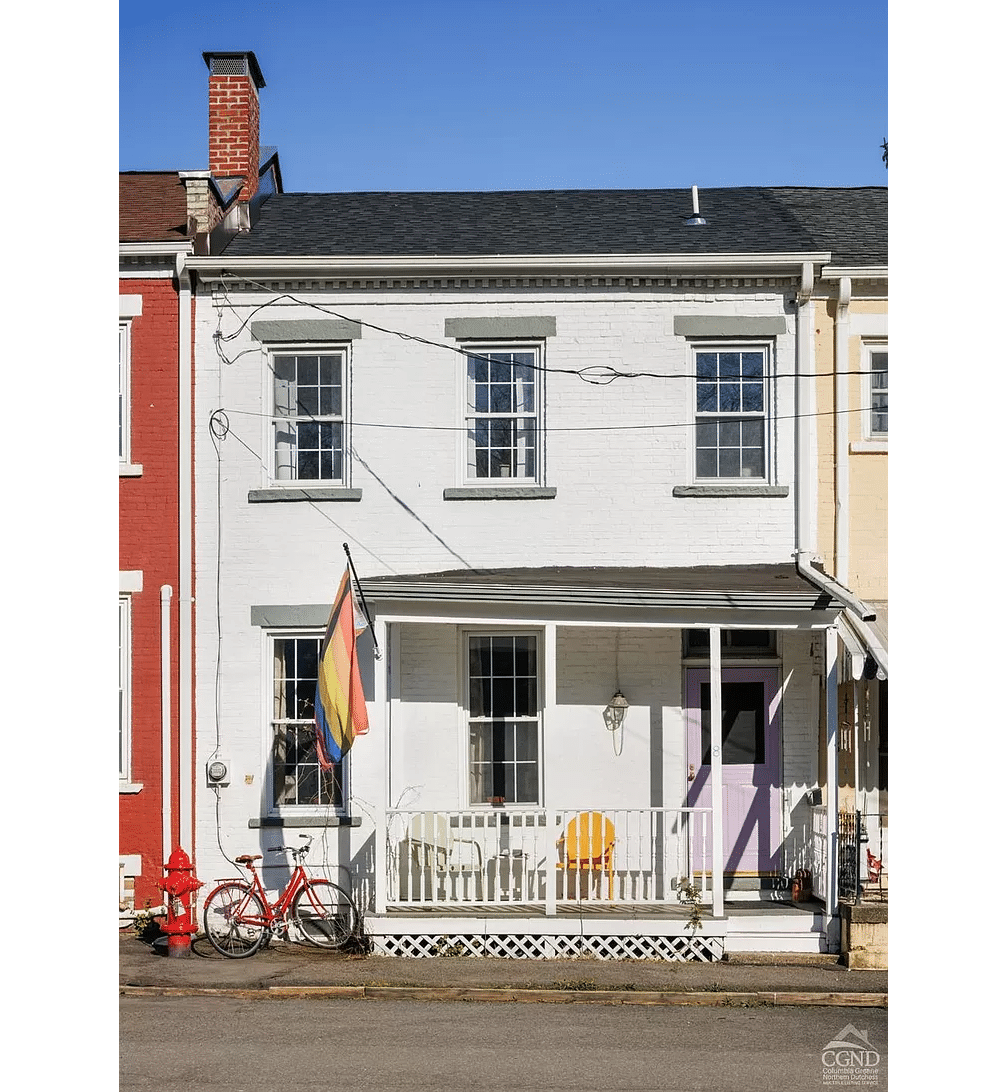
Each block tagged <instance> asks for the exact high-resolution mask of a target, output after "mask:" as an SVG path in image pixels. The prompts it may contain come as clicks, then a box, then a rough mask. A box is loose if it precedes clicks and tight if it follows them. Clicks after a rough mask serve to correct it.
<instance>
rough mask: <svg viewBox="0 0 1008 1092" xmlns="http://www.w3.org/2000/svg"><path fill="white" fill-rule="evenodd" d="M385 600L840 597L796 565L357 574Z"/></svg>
mask: <svg viewBox="0 0 1008 1092" xmlns="http://www.w3.org/2000/svg"><path fill="white" fill-rule="evenodd" d="M361 588H362V590H363V592H364V594H365V596H366V597H367V598H368V599H369V600H373V601H375V602H382V603H393V602H401V603H414V604H416V603H429V604H497V605H501V604H508V605H514V606H521V607H535V608H537V609H539V610H551V609H560V610H565V609H570V608H579V607H580V608H585V607H588V608H610V609H612V608H616V609H620V610H633V611H655V612H663V613H669V612H673V613H676V612H682V611H711V612H718V613H721V612H728V613H734V612H736V611H739V612H752V613H758V612H767V611H773V612H781V611H783V612H788V613H790V612H795V613H801V614H808V613H809V612H815V613H816V614H818V615H821V618H822V622H823V624H829V623H830V622H832V621H833V619H834V618H835V617H836V614H837V613H838V612H839V610H840V609H841V607H842V604H841V603H840V602H839V601H837V600H836V599H834V598H833V597H832V596H831V595H830V594H829V592H828V591H826V590H824V589H823V588H821V587H817V586H816V585H815V584H813V583H812V582H811V581H809V580H807V579H805V577H803V576H802V575H801V574H800V573H798V571H797V570H796V568H795V566H794V565H793V564H780V565H717V566H715V565H699V566H694V567H689V568H601V567H580V566H555V567H547V568H506V569H453V570H449V571H445V572H433V573H416V574H413V575H408V576H382V577H371V578H369V579H364V580H362V581H361Z"/></svg>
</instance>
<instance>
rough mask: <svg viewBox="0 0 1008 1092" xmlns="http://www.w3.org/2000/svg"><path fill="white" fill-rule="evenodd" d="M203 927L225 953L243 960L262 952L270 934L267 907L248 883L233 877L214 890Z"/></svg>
mask: <svg viewBox="0 0 1008 1092" xmlns="http://www.w3.org/2000/svg"><path fill="white" fill-rule="evenodd" d="M203 928H204V929H205V930H206V935H207V940H209V941H210V943H211V944H212V945H213V946H214V948H216V949H217V951H218V952H220V954H221V955H223V956H228V958H230V959H243V958H244V957H245V956H250V955H252V954H253V953H254V952H256V951H258V949H259V946H260V945H261V944H262V942H263V937H265V936H266V908H265V907H264V906H263V904H262V899H260V898H259V896H258V895H257V894H256V893H255V892H254V891H253V890H252V888H251V887H249V885H248V884H246V883H242V882H241V881H240V880H229V881H227V882H226V883H222V884H221V885H220V886H219V887H216V888H215V889H214V890H213V891H211V892H210V897H209V898H208V899H207V901H206V906H204V908H203Z"/></svg>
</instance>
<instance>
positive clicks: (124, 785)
mask: <svg viewBox="0 0 1008 1092" xmlns="http://www.w3.org/2000/svg"><path fill="white" fill-rule="evenodd" d="M142 791H143V782H142V781H120V782H119V795H120V796H122V795H124V794H126V793H138V792H142Z"/></svg>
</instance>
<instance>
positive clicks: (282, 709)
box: [269, 632, 347, 813]
mask: <svg viewBox="0 0 1008 1092" xmlns="http://www.w3.org/2000/svg"><path fill="white" fill-rule="evenodd" d="M322 640H323V634H322V633H321V632H311V633H275V634H273V635H271V636H270V637H269V649H270V670H271V673H272V683H273V686H272V703H271V709H270V711H269V747H270V763H269V772H270V782H271V785H270V792H271V797H272V811H273V812H274V813H280V812H282V811H286V810H288V809H290V808H295V809H299V810H306V809H312V810H317V809H333V808H335V810H336V811H337V812H342V811H343V810H344V800H345V799H346V797H345V790H346V782H345V767H346V765H347V763H346V758H345V757H344V759H343V761H340V762H335V763H333V762H331V761H330V759H329V756H328V755H324V754H322V753H320V751H319V747H318V744H317V742H316V734H315V686H316V683H317V681H318V662H319V651H320V649H321V647H322ZM327 767H328V768H327Z"/></svg>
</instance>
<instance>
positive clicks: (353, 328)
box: [252, 319, 361, 345]
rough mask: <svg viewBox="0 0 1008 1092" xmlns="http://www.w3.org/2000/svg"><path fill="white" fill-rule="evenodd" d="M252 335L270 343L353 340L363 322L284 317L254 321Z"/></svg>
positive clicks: (359, 332) (359, 331) (258, 339)
mask: <svg viewBox="0 0 1008 1092" xmlns="http://www.w3.org/2000/svg"><path fill="white" fill-rule="evenodd" d="M252 336H253V337H254V338H255V339H256V340H257V341H262V342H266V343H267V344H270V345H282V344H284V343H285V342H287V343H295V342H304V343H309V342H316V341H320V342H321V341H352V340H353V339H354V338H359V337H360V336H361V324H360V323H359V322H354V321H352V320H351V319H283V320H274V321H262V322H253V323H252Z"/></svg>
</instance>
